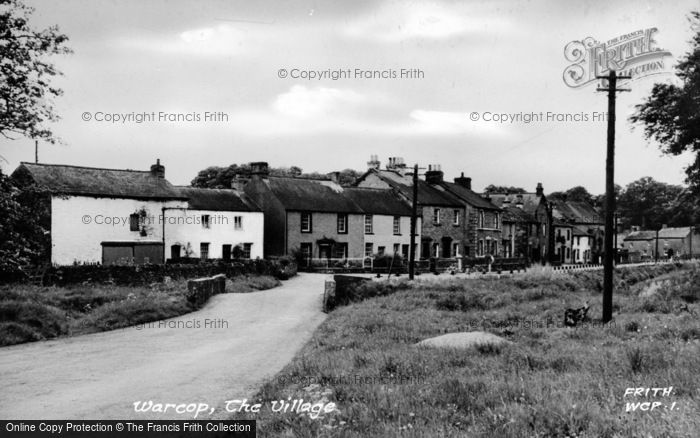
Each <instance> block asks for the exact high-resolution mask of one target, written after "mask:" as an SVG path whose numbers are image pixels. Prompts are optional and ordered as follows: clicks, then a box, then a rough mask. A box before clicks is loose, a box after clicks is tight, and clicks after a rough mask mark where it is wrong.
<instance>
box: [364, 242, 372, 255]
mask: <svg viewBox="0 0 700 438" xmlns="http://www.w3.org/2000/svg"><path fill="white" fill-rule="evenodd" d="M372 254H374V244H372V243H370V242H368V243H365V257H372Z"/></svg>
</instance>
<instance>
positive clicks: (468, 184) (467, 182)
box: [455, 172, 472, 190]
mask: <svg viewBox="0 0 700 438" xmlns="http://www.w3.org/2000/svg"><path fill="white" fill-rule="evenodd" d="M455 184H458V185H460V186H462V187H464V188H467V189H469V190H471V189H472V179H471V178H469V177H467V176H464V172H462V176H460V177H458V178H455Z"/></svg>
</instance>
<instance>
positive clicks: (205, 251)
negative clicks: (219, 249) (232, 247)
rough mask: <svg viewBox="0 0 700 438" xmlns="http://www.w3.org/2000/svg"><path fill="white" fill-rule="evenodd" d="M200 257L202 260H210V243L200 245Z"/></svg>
mask: <svg viewBox="0 0 700 438" xmlns="http://www.w3.org/2000/svg"><path fill="white" fill-rule="evenodd" d="M199 257H200V258H201V259H202V260H206V259H208V258H209V243H207V242H203V243H200V244H199Z"/></svg>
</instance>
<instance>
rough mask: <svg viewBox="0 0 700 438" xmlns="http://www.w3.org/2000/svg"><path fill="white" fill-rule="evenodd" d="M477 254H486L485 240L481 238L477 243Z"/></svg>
mask: <svg viewBox="0 0 700 438" xmlns="http://www.w3.org/2000/svg"><path fill="white" fill-rule="evenodd" d="M476 255H477V256H482V255H484V241H483V240H479V241H478V242H477V243H476Z"/></svg>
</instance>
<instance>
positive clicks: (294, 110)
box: [272, 85, 366, 119]
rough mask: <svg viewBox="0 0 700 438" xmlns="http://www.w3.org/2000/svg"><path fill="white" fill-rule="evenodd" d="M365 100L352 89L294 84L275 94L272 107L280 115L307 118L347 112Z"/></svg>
mask: <svg viewBox="0 0 700 438" xmlns="http://www.w3.org/2000/svg"><path fill="white" fill-rule="evenodd" d="M365 101H366V99H365V97H364V96H363V95H361V94H359V93H357V92H355V91H353V90H347V89H338V88H326V87H319V88H316V89H310V88H307V87H305V86H303V85H294V86H293V87H292V88H291V89H290V90H289V91H288V92H286V93H283V94H280V95H279V96H277V98H276V99H275V101H274V103H273V104H272V108H273V110H274V111H275V112H276V113H278V114H279V115H282V116H288V117H293V118H295V119H308V118H310V117H325V116H332V115H334V114H339V113H340V114H342V113H344V112H345V113H347V112H348V110H350V109H352V108H354V107H356V106H357V105H361V104H363V103H364V102H365Z"/></svg>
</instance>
